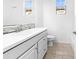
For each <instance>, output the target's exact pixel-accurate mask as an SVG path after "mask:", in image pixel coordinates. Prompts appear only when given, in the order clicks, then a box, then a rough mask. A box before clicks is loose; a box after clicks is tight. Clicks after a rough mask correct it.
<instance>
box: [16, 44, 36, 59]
mask: <svg viewBox="0 0 79 59" xmlns="http://www.w3.org/2000/svg"><path fill="white" fill-rule="evenodd" d="M18 59H37V44H36V45H35V46H33V47H32V48H31V49H30V50H28V51H27V52H25V53H24V54H23V55H22V56H21V57H20V58H18Z"/></svg>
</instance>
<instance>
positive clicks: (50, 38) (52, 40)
mask: <svg viewBox="0 0 79 59" xmlns="http://www.w3.org/2000/svg"><path fill="white" fill-rule="evenodd" d="M47 38H48V46H53V42H54V41H55V40H56V35H48V36H47Z"/></svg>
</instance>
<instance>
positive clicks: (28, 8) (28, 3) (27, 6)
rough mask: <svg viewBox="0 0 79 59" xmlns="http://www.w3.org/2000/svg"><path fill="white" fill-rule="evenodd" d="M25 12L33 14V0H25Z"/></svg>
mask: <svg viewBox="0 0 79 59" xmlns="http://www.w3.org/2000/svg"><path fill="white" fill-rule="evenodd" d="M25 13H26V15H31V14H32V1H25Z"/></svg>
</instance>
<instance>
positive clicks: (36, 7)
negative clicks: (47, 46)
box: [3, 0, 42, 27]
mask: <svg viewBox="0 0 79 59" xmlns="http://www.w3.org/2000/svg"><path fill="white" fill-rule="evenodd" d="M24 1H25V0H4V7H3V8H4V9H3V10H4V15H3V16H4V20H3V24H4V25H11V24H28V23H35V25H36V27H38V26H39V27H40V26H42V15H41V13H42V11H41V10H42V8H41V4H40V3H41V0H32V2H33V8H32V10H33V15H31V16H28V15H25V13H24V7H23V2H24ZM40 8H41V9H40ZM40 20H41V21H40ZM39 22H40V23H41V25H40V24H39Z"/></svg>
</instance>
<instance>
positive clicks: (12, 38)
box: [3, 28, 47, 59]
mask: <svg viewBox="0 0 79 59" xmlns="http://www.w3.org/2000/svg"><path fill="white" fill-rule="evenodd" d="M46 52H47V29H46V28H34V29H29V30H24V31H21V32H17V33H10V34H6V35H4V36H3V59H43V57H44V55H45V53H46Z"/></svg>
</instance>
